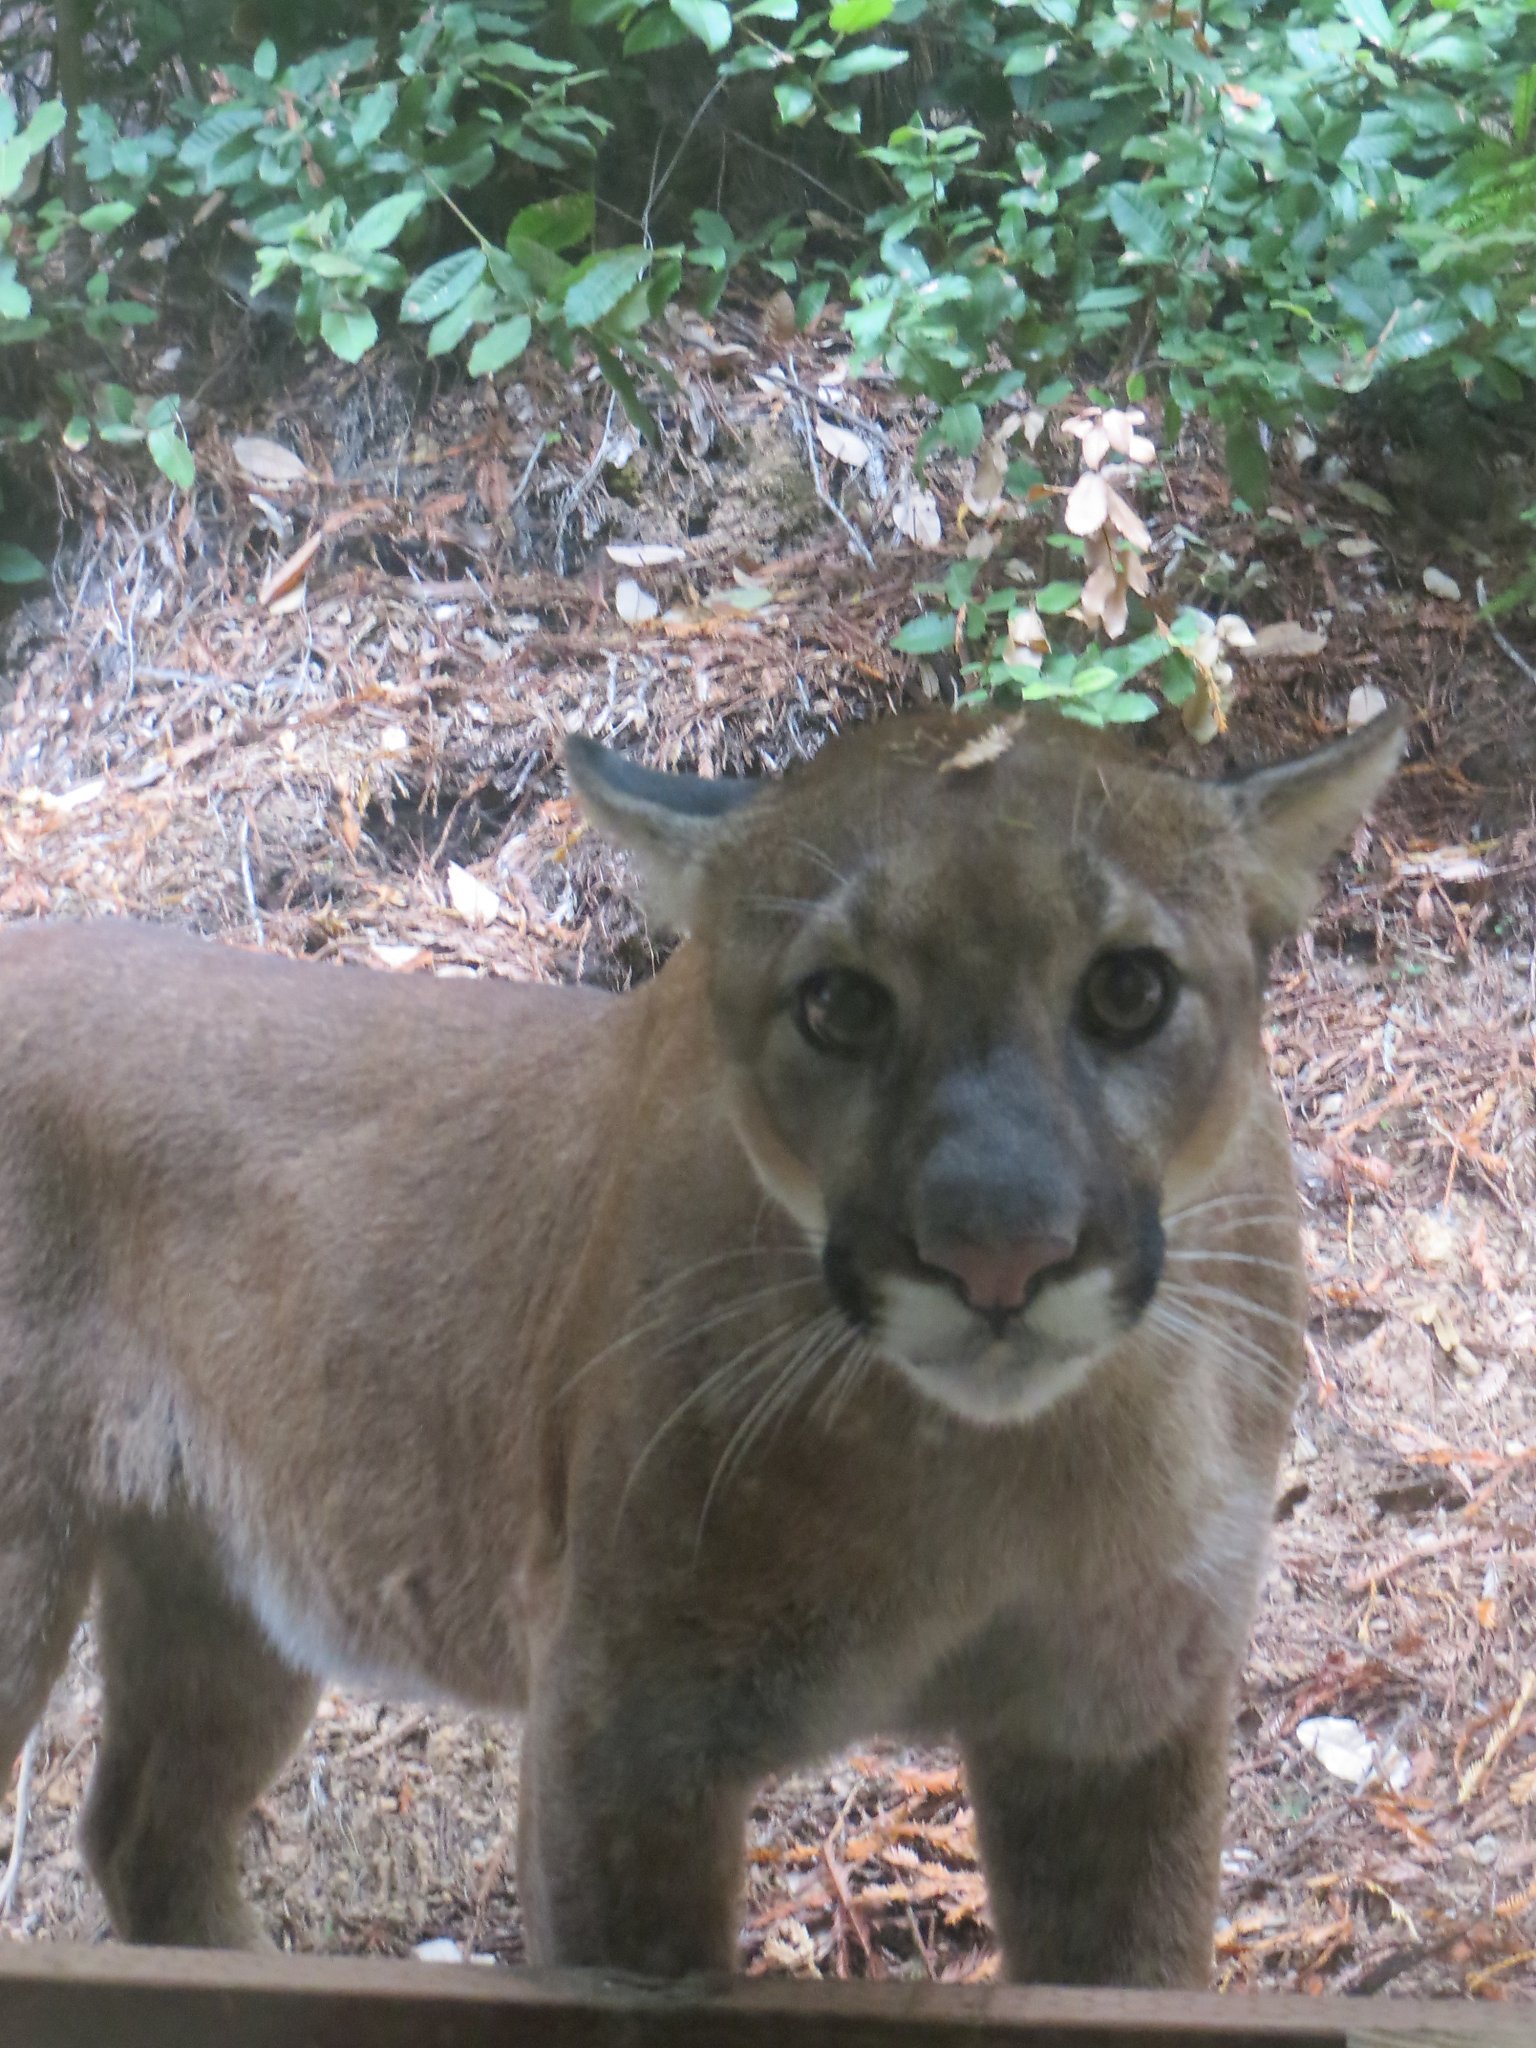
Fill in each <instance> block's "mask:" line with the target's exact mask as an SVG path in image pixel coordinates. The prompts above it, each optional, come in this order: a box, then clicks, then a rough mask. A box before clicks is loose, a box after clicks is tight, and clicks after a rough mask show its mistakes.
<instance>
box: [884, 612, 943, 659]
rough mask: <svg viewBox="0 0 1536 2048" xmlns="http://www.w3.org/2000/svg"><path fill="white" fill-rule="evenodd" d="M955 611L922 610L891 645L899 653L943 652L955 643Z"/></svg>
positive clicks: (908, 622) (909, 620) (895, 637)
mask: <svg viewBox="0 0 1536 2048" xmlns="http://www.w3.org/2000/svg"><path fill="white" fill-rule="evenodd" d="M956 624H957V619H956V614H955V613H954V612H922V613H920V614H919V615H918V617H917V618H915V619H908V621H907V623H906V624H905V625H904V626H903V627H902V629H901V631H900V632H899V633H897V634H896V635H895V636H894V637H893V639H892V641H891V645H892V646H893V647H894V648H895V649H896V651H897V653H898V654H942V653H943V652H944V651H945V650H946V649H947V648H951V647H953V646H954V644H955V626H956Z"/></svg>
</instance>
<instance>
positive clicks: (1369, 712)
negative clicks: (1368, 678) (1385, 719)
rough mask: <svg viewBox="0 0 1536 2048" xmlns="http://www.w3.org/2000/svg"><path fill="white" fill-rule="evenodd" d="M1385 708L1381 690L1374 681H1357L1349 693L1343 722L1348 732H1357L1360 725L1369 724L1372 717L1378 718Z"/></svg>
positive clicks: (1383, 695) (1383, 694)
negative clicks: (1347, 706)
mask: <svg viewBox="0 0 1536 2048" xmlns="http://www.w3.org/2000/svg"><path fill="white" fill-rule="evenodd" d="M1386 708H1387V699H1386V695H1385V693H1384V692H1383V691H1381V690H1378V689H1377V687H1376V685H1375V684H1374V683H1358V684H1357V685H1356V686H1355V688H1354V689H1353V690H1351V691H1350V693H1349V709H1348V710H1347V711H1346V712H1345V714H1344V724H1345V726H1346V728H1347V729H1348V730H1349V731H1350V732H1358V731H1359V730H1360V728H1361V726H1362V725H1369V724H1370V722H1371V720H1372V719H1373V718H1379V717H1380V716H1381V714H1382V712H1383V711H1385V710H1386Z"/></svg>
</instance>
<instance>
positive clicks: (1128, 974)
mask: <svg viewBox="0 0 1536 2048" xmlns="http://www.w3.org/2000/svg"><path fill="white" fill-rule="evenodd" d="M1177 987H1178V983H1177V980H1176V977H1175V975H1174V971H1173V963H1172V962H1171V961H1169V960H1165V959H1164V957H1163V955H1162V954H1161V953H1154V952H1152V951H1151V950H1150V949H1149V948H1142V949H1140V950H1138V951H1136V952H1130V953H1105V954H1103V955H1101V956H1100V958H1099V959H1097V960H1095V961H1094V963H1093V965H1092V966H1091V967H1090V968H1089V970H1088V972H1087V974H1086V975H1085V976H1084V978H1083V988H1082V999H1081V1000H1082V1017H1083V1025H1084V1028H1085V1029H1086V1030H1087V1031H1088V1032H1089V1033H1091V1035H1092V1036H1093V1037H1095V1038H1097V1039H1101V1040H1102V1041H1103V1042H1104V1043H1105V1044H1107V1045H1114V1046H1129V1045H1139V1044H1140V1043H1141V1041H1142V1040H1143V1039H1144V1038H1150V1037H1151V1036H1152V1034H1153V1032H1154V1031H1156V1030H1157V1028H1158V1026H1159V1025H1160V1024H1161V1023H1162V1022H1163V1020H1164V1019H1165V1018H1166V1017H1167V1015H1168V1012H1169V1010H1171V1009H1172V1007H1173V998H1174V994H1175V991H1176V989H1177Z"/></svg>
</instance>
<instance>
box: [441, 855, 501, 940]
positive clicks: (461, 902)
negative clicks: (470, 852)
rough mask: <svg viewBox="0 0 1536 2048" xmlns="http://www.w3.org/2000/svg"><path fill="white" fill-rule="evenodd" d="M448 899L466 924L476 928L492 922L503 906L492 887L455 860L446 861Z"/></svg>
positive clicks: (498, 915) (481, 927)
mask: <svg viewBox="0 0 1536 2048" xmlns="http://www.w3.org/2000/svg"><path fill="white" fill-rule="evenodd" d="M448 901H449V902H450V903H451V904H452V905H453V907H454V909H455V910H456V911H457V912H458V913H459V915H460V917H462V918H463V920H464V922H465V923H466V924H469V925H474V926H475V927H476V928H477V929H483V927H484V926H486V925H488V924H494V923H495V922H496V920H497V918H498V917H500V915H501V913H502V911H503V909H504V908H505V905H504V904H503V903H502V900H501V898H500V897H499V896H498V895H497V894H496V891H495V890H494V889H492V888H489V887H487V885H486V884H485V883H484V882H482V881H481V880H479V878H478V877H477V876H475V875H472V874H471V873H470V872H469V869H468V868H461V867H460V866H459V864H458V862H457V861H450V862H449V863H448Z"/></svg>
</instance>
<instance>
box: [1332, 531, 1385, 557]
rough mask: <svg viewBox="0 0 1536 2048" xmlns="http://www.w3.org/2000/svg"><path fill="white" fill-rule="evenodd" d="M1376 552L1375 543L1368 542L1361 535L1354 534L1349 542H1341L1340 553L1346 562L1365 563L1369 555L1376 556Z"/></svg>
mask: <svg viewBox="0 0 1536 2048" xmlns="http://www.w3.org/2000/svg"><path fill="white" fill-rule="evenodd" d="M1375 552H1376V543H1375V541H1373V540H1367V539H1366V538H1365V535H1364V534H1361V533H1356V534H1352V535H1351V536H1350V538H1349V539H1348V540H1341V541H1340V542H1339V553H1340V554H1341V555H1343V556H1344V558H1345V560H1346V561H1350V562H1363V561H1364V560H1365V558H1366V556H1367V555H1374V554H1375Z"/></svg>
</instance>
